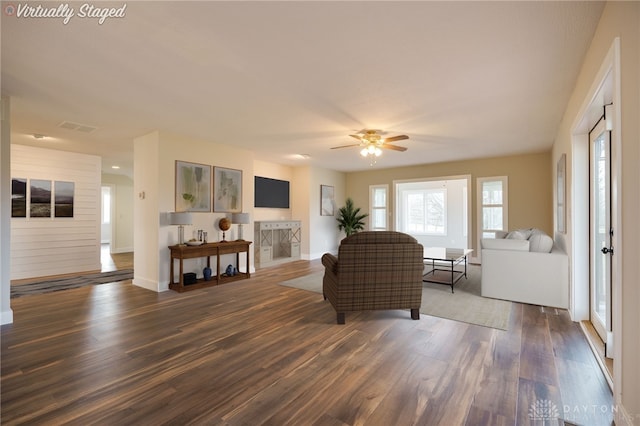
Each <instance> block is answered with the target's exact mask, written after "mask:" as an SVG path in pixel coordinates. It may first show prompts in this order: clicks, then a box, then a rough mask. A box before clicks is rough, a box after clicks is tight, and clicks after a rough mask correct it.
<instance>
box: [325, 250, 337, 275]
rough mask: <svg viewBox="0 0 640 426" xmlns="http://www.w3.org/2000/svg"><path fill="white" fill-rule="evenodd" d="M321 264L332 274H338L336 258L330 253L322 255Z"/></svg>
mask: <svg viewBox="0 0 640 426" xmlns="http://www.w3.org/2000/svg"><path fill="white" fill-rule="evenodd" d="M322 264H323V265H324V267H325V268H327V270H329V271H331V273H333V274H337V273H338V258H337V257H335V256H334V255H332V254H331V253H325V254H323V255H322Z"/></svg>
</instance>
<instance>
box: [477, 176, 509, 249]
mask: <svg viewBox="0 0 640 426" xmlns="http://www.w3.org/2000/svg"><path fill="white" fill-rule="evenodd" d="M478 206H479V210H480V211H479V215H478V218H479V221H480V226H479V232H478V235H479V238H494V237H495V236H496V231H506V230H507V229H508V222H507V218H508V215H507V206H508V203H507V177H506V176H502V177H493V178H478Z"/></svg>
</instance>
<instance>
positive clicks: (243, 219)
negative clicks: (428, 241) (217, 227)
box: [231, 213, 249, 241]
mask: <svg viewBox="0 0 640 426" xmlns="http://www.w3.org/2000/svg"><path fill="white" fill-rule="evenodd" d="M231 222H233V223H236V224H238V240H237V241H244V240H243V239H242V225H244V224H246V223H249V213H233V214H232V215H231Z"/></svg>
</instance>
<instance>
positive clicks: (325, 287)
mask: <svg viewBox="0 0 640 426" xmlns="http://www.w3.org/2000/svg"><path fill="white" fill-rule="evenodd" d="M423 256H424V254H423V248H422V245H421V244H419V243H418V241H417V240H416V239H415V238H413V237H412V236H410V235H407V234H403V233H400V232H392V231H367V232H359V233H356V234H353V235H351V236H350V237H347V238H345V239H343V240H342V241H341V242H340V248H339V249H338V257H335V256H334V255H332V254H330V253H325V254H324V255H323V256H322V264H323V265H324V266H325V272H324V278H323V280H322V292H323V295H324V298H325V300H327V299H329V302H331V305H333V307H334V309H335V310H336V313H337V321H338V324H344V323H345V313H346V312H349V311H365V310H374V309H375V310H377V309H411V318H412V319H414V320H417V319H420V313H419V308H420V305H421V303H422V273H423V270H424V263H423Z"/></svg>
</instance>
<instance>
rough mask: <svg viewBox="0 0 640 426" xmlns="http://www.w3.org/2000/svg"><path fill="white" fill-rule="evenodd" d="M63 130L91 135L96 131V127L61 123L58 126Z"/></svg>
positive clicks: (69, 122)
mask: <svg viewBox="0 0 640 426" xmlns="http://www.w3.org/2000/svg"><path fill="white" fill-rule="evenodd" d="M58 127H62V128H63V129H69V130H75V131H76V132H82V133H91V132H93V131H94V130H96V129H97V127H93V126H87V125H86V124H78V123H73V122H71V121H63V122H62V123H60V124H59V125H58Z"/></svg>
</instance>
